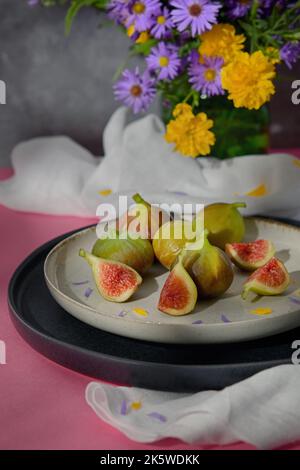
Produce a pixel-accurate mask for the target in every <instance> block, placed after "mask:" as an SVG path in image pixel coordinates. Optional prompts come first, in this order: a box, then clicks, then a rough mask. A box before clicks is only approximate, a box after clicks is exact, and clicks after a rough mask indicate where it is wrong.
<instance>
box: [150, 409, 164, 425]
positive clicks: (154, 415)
mask: <svg viewBox="0 0 300 470" xmlns="http://www.w3.org/2000/svg"><path fill="white" fill-rule="evenodd" d="M148 416H150V418H154V419H158V421H160V422H161V423H165V422H166V421H167V418H166V417H165V416H164V415H161V414H160V413H158V412H157V411H152V413H148Z"/></svg>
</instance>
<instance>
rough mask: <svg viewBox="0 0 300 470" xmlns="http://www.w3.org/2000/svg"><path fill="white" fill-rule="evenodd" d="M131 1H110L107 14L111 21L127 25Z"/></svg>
mask: <svg viewBox="0 0 300 470" xmlns="http://www.w3.org/2000/svg"><path fill="white" fill-rule="evenodd" d="M129 3H130V0H110V1H109V2H108V4H107V7H106V9H107V12H108V16H109V18H110V19H112V20H114V21H115V22H116V23H118V24H123V23H125V21H126V19H127V18H128V16H129Z"/></svg>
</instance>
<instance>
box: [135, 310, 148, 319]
mask: <svg viewBox="0 0 300 470" xmlns="http://www.w3.org/2000/svg"><path fill="white" fill-rule="evenodd" d="M133 312H134V313H136V314H137V315H140V316H141V317H147V316H148V312H147V310H145V309H143V308H134V309H133Z"/></svg>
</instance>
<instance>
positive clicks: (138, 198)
mask: <svg viewBox="0 0 300 470" xmlns="http://www.w3.org/2000/svg"><path fill="white" fill-rule="evenodd" d="M132 199H133V200H134V202H136V203H137V204H143V205H144V206H146V207H149V206H150V204H149V202H147V201H145V199H143V198H142V196H141V195H140V194H139V193H136V194H134V195H133V196H132Z"/></svg>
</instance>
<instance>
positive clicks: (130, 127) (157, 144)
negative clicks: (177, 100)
mask: <svg viewBox="0 0 300 470" xmlns="http://www.w3.org/2000/svg"><path fill="white" fill-rule="evenodd" d="M126 118H127V116H126V109H125V108H119V109H118V110H117V111H116V112H115V113H114V114H113V116H112V117H111V119H110V121H109V122H108V124H107V126H106V129H105V131H104V136H103V144H104V152H105V157H104V158H95V157H93V156H92V155H91V154H90V153H89V152H88V151H87V150H85V149H83V148H82V147H80V146H79V145H77V144H76V143H75V142H72V141H71V140H70V139H68V138H66V137H45V138H37V139H33V140H30V141H28V142H25V143H21V144H19V145H17V147H16V148H15V149H14V151H13V153H12V165H13V168H14V170H15V175H14V176H13V177H12V178H10V179H9V180H6V181H3V182H1V183H0V203H2V204H4V205H6V206H8V207H10V208H13V209H18V210H24V211H30V212H44V213H51V214H62V215H63V214H69V215H77V216H95V214H96V208H97V206H98V205H99V204H100V203H101V202H116V201H117V197H118V195H119V194H124V195H128V196H130V195H132V194H134V193H136V192H140V193H141V194H142V195H143V197H144V198H145V199H148V200H149V201H150V202H152V203H161V202H165V203H169V204H170V203H176V202H178V203H184V202H186V203H210V202H213V201H225V202H232V201H239V200H242V201H245V202H246V203H247V205H248V208H247V210H246V211H245V213H246V214H254V213H256V214H257V213H259V214H265V215H282V216H287V217H299V218H300V184H299V181H300V166H299V160H296V159H295V157H293V156H291V155H285V154H276V155H268V156H266V155H261V156H258V155H251V156H246V157H242V158H232V159H229V160H225V161H220V160H217V159H215V158H211V157H208V158H200V159H196V160H195V159H191V158H183V157H182V156H181V155H179V154H178V153H176V152H173V150H172V145H170V144H167V143H166V142H165V141H164V138H163V134H164V126H163V124H162V122H161V121H160V119H159V118H158V117H156V116H154V115H148V116H146V117H144V118H142V119H139V120H137V121H134V122H132V123H130V124H126ZM253 192H254V193H253ZM247 193H250V194H252V193H253V194H254V196H253V195H247Z"/></svg>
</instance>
